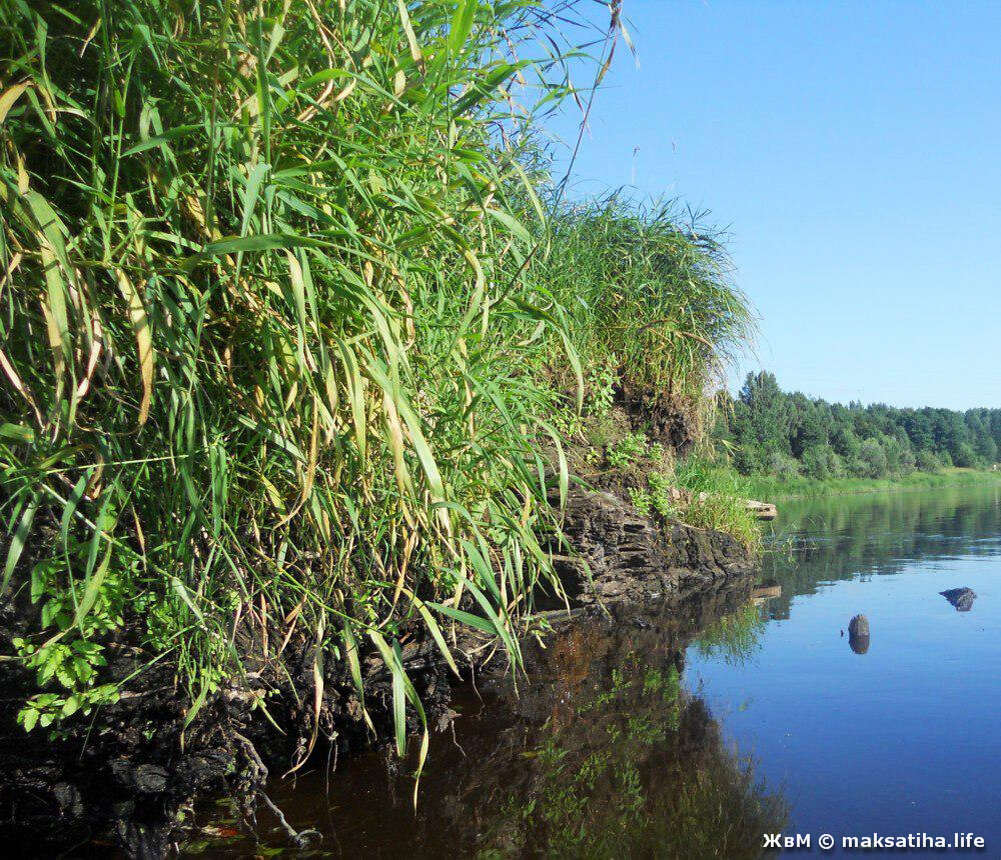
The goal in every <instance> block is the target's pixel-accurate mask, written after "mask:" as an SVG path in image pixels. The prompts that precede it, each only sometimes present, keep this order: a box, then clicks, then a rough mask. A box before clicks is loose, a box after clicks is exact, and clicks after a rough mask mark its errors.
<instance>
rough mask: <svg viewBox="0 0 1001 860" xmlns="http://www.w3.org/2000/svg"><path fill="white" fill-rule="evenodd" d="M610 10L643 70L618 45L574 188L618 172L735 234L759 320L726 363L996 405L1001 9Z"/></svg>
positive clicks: (883, 3)
mask: <svg viewBox="0 0 1001 860" xmlns="http://www.w3.org/2000/svg"><path fill="white" fill-rule="evenodd" d="M624 11H625V14H626V16H627V22H628V24H629V26H630V32H631V35H632V37H633V41H634V42H635V44H636V47H637V52H638V58H639V63H640V68H639V69H637V68H636V65H635V63H634V61H633V58H632V57H631V56H630V55H629V52H628V50H627V49H626V46H625V45H624V44H620V45H619V48H618V52H617V55H616V62H615V63H614V65H613V67H612V70H611V71H610V73H609V75H608V76H607V78H606V81H605V84H604V85H603V87H602V89H601V90H600V91H599V93H598V96H597V99H596V102H595V105H594V108H593V112H592V115H591V122H590V135H589V136H588V137H586V138H585V140H584V143H583V146H582V150H581V153H580V155H579V157H578V159H577V161H576V163H575V165H574V176H575V180H574V184H573V188H572V191H571V192H570V193H571V196H582V195H585V194H589V193H601V192H603V191H607V190H609V189H611V188H615V187H618V186H628V185H630V184H631V183H632V184H634V186H635V191H634V193H635V194H636V195H638V196H643V195H667V196H671V197H674V196H680V197H682V198H683V199H685V200H687V201H688V202H690V203H691V204H692V205H694V206H697V207H705V208H708V209H710V210H711V211H712V218H711V220H712V221H713V222H714V223H716V224H718V225H720V226H724V227H728V228H729V232H730V236H731V241H730V249H731V252H732V255H733V259H734V262H735V264H736V267H737V273H736V277H737V281H738V283H739V284H740V286H741V287H742V288H743V289H744V291H745V292H746V293H747V294H748V296H749V297H750V298H751V300H752V302H753V303H754V305H755V307H756V309H757V311H758V313H759V315H760V317H761V323H760V333H759V337H758V342H757V346H756V354H754V355H750V356H748V357H747V359H746V360H745V361H744V363H743V365H742V367H741V368H740V371H739V372H738V373H737V374H735V376H734V378H735V379H736V378H738V377H739V376H742V375H743V372H745V371H747V370H753V369H757V368H759V367H763V368H766V369H769V370H772V371H774V372H775V373H776V374H777V376H778V378H779V382H780V384H781V385H782V386H783V387H784V388H787V389H793V390H802V391H804V392H806V393H807V394H810V395H813V396H820V397H825V398H827V399H829V400H839V401H843V402H847V401H849V400H862V401H864V402H875V401H880V402H886V403H891V404H894V405H900V406H922V405H932V406H948V407H951V408H967V407H970V406H995V407H996V406H1001V325H999V323H1001V61H999V58H1001V4H996V5H995V6H993V7H992V6H990V5H988V4H986V3H984V4H977V3H958V2H956V3H918V2H908V3H897V2H888V0H880V2H878V3H862V2H842V3H820V2H817V3H808V2H782V3H780V2H764V0H760V2H752V0H741V2H722V0H712V2H702V0H625V2H624ZM578 120H579V114H578V115H572V114H567V115H566V116H564V117H563V118H560V119H558V120H557V121H556V122H555V123H553V127H554V129H555V131H556V133H557V134H559V135H561V136H563V137H564V138H565V139H571V138H573V137H574V136H575V135H574V126H575V124H576V123H577V122H578ZM636 147H638V148H639V151H638V152H637V153H636V155H635V157H634V155H633V152H634V149H635V148H636Z"/></svg>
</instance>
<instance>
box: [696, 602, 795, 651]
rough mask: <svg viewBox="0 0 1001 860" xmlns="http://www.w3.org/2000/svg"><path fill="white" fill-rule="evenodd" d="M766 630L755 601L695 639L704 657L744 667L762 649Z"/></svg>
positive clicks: (717, 621) (718, 621)
mask: <svg viewBox="0 0 1001 860" xmlns="http://www.w3.org/2000/svg"><path fill="white" fill-rule="evenodd" d="M779 594H781V590H779ZM764 627H765V619H764V617H763V616H762V613H761V608H760V607H759V606H758V605H757V604H756V603H755V602H754V601H751V602H749V603H746V604H744V605H743V606H741V607H740V608H739V609H737V610H736V611H735V612H732V613H730V614H729V615H724V616H723V617H722V618H719V619H717V620H716V621H715V622H714V623H713V624H711V625H710V626H709V627H708V628H707V629H706V630H704V631H703V632H702V633H701V634H700V635H699V636H698V637H697V638H696V639H695V647H696V648H697V649H698V652H699V653H700V654H701V655H702V656H703V657H722V658H723V660H724V661H725V662H726V663H729V664H731V665H735V666H740V665H742V664H744V663H746V662H747V661H748V660H750V659H751V658H752V657H753V656H754V654H755V652H756V651H757V650H758V649H759V648H760V647H761V633H762V631H763V630H764Z"/></svg>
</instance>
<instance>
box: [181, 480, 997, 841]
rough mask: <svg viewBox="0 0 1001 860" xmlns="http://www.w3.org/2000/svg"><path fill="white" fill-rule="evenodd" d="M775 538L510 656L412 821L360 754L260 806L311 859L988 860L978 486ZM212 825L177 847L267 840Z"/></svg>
mask: <svg viewBox="0 0 1001 860" xmlns="http://www.w3.org/2000/svg"><path fill="white" fill-rule="evenodd" d="M776 530H777V532H779V537H778V538H777V541H776V545H777V546H778V547H779V548H778V549H776V550H775V551H774V552H771V553H769V554H768V555H767V556H766V558H765V561H764V565H763V570H762V573H761V575H760V577H759V578H758V581H757V582H754V581H751V582H746V583H737V584H730V585H728V586H726V587H724V588H721V589H718V590H716V591H714V592H713V593H711V594H710V595H708V596H703V597H699V598H697V599H696V598H689V599H681V600H677V601H675V602H674V603H671V604H667V605H664V606H658V607H646V608H643V609H635V608H632V609H620V610H617V611H616V612H615V613H614V617H613V618H611V619H608V620H604V621H603V620H600V619H591V620H588V621H587V622H585V623H578V624H577V625H575V626H573V627H572V628H570V629H569V630H568V631H566V632H564V633H561V634H558V635H555V636H553V637H552V638H551V639H550V640H549V641H548V647H547V648H545V649H541V648H538V647H535V646H532V645H531V644H530V645H529V646H528V647H527V649H526V650H527V656H526V659H527V661H528V663H529V672H530V674H531V675H532V677H533V678H534V679H535V680H534V682H533V683H532V685H531V686H530V687H529V688H528V689H526V688H525V685H524V684H522V689H521V690H520V694H519V695H514V694H513V693H512V691H511V690H510V689H509V688H508V687H507V685H506V684H503V683H496V684H493V685H486V686H485V687H484V688H482V689H481V690H480V691H479V693H478V694H474V693H472V692H471V691H467V692H466V693H465V694H464V695H461V696H460V697H459V698H458V701H457V702H456V710H457V711H458V712H459V714H460V716H459V717H458V719H457V720H456V721H455V730H454V735H453V733H452V731H451V730H448V731H446V732H443V733H441V734H438V735H436V736H435V738H434V740H433V742H432V748H431V757H430V762H429V766H428V768H427V770H426V772H425V775H424V776H423V778H422V782H421V795H420V796H421V801H420V805H419V807H418V811H417V813H416V814H415V813H414V812H413V811H412V807H411V804H410V792H411V788H412V780H410V778H409V776H408V775H407V768H406V767H401V768H398V767H396V766H395V765H394V764H393V762H392V761H391V760H388V759H386V758H384V757H382V756H380V755H377V754H374V753H373V754H370V755H366V756H362V757H360V758H357V759H354V760H352V761H351V762H349V763H347V764H346V765H342V766H341V767H340V768H338V769H337V771H336V772H335V773H333V774H331V775H330V776H329V777H328V776H327V775H325V774H323V773H319V772H314V773H312V774H306V775H305V776H303V777H302V778H300V779H299V780H298V781H297V783H296V784H295V786H294V787H293V786H291V785H289V784H285V785H276V786H274V787H273V791H272V797H273V798H274V799H275V800H276V802H278V803H279V805H280V806H281V807H282V808H283V809H284V810H285V812H286V815H287V816H288V818H289V821H290V823H292V824H293V826H295V827H297V828H301V827H306V826H310V827H315V828H316V829H318V830H319V831H320V832H321V833H322V834H323V837H324V838H323V840H322V842H320V843H319V845H318V846H317V847H315V848H314V849H313V850H312V851H311V852H309V853H311V854H314V855H317V856H358V855H361V854H364V855H365V856H372V857H409V858H415V857H440V856H448V855H454V856H462V857H466V856H482V857H504V856H561V857H564V856H567V857H630V856H635V857H672V856H675V857H699V856H726V857H741V856H747V857H753V856H757V855H758V854H759V853H760V846H761V841H762V839H761V834H762V833H763V832H766V831H767V832H773V831H778V830H784V831H785V832H787V833H811V834H813V839H814V844H816V839H817V836H819V834H821V833H831V834H833V835H834V836H835V837H837V838H838V840H839V841H840V836H842V835H864V834H869V833H872V832H874V831H875V832H878V833H881V834H883V835H906V834H908V833H914V832H925V833H928V834H933V835H944V836H947V837H949V838H951V836H952V834H953V833H954V832H957V831H959V832H966V831H972V832H974V833H975V834H977V835H980V836H983V837H984V838H985V839H986V841H987V851H986V852H985V853H986V856H1001V815H999V813H1001V766H999V764H1001V585H999V583H1001V496H999V492H998V490H997V489H996V488H975V489H962V490H959V489H956V490H940V491H936V492H934V493H932V492H927V493H926V492H920V493H900V494H896V495H881V496H858V497H843V498H835V499H827V500H821V501H816V502H804V503H797V504H793V503H789V504H787V505H785V506H784V508H783V510H782V514H781V516H780V519H779V520H778V521H777V523H776ZM959 587H969V588H971V589H973V591H975V592H976V594H977V597H976V599H975V600H974V601H973V605H972V608H970V609H969V610H968V611H963V612H961V611H957V609H956V608H955V607H954V606H953V605H952V604H950V603H949V602H948V601H947V600H946V599H945V598H944V597H942V596H941V595H940V594H939V592H941V591H945V590H948V589H952V588H959ZM858 613H862V614H865V615H866V617H867V618H868V619H869V624H870V630H871V635H870V640H869V642H868V649H867V650H865V653H855V652H854V651H853V650H852V648H851V647H850V645H849V638H850V637H849V635H848V622H849V620H850V619H851V617H852V616H853V615H856V614H858ZM858 650H863V649H862V648H858ZM214 818H215V826H216V828H218V829H217V832H219V831H221V832H222V833H223V834H224V835H225V836H226V838H223V839H210V840H208V841H206V840H203V839H195V840H193V842H192V844H191V846H190V851H191V852H192V853H194V852H200V853H203V854H205V855H208V856H214V857H226V856H247V855H248V854H252V853H261V854H268V853H271V852H277V851H278V850H279V846H280V845H281V840H280V839H279V838H278V837H277V836H276V835H275V833H274V831H273V830H272V826H273V822H271V821H269V820H268V819H267V818H264V817H262V818H260V819H259V822H258V828H257V834H256V836H254V835H252V834H250V833H248V832H247V830H246V829H241V832H240V835H239V836H236V837H234V836H233V834H232V832H231V831H230V829H229V828H230V819H229V818H228V817H227V815H226V814H225V813H222V814H216V815H215V816H214ZM814 850H816V849H814ZM833 853H835V854H837V853H840V852H839V851H835V852H833ZM908 856H920V855H919V854H915V853H910V854H908Z"/></svg>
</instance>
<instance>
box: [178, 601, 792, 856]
mask: <svg viewBox="0 0 1001 860" xmlns="http://www.w3.org/2000/svg"><path fill="white" fill-rule="evenodd" d="M750 590H751V583H749V582H745V583H743V584H742V585H734V586H730V587H728V588H723V589H720V590H719V591H717V592H716V593H714V594H711V595H710V596H709V597H707V598H698V599H696V598H691V599H688V600H681V601H678V602H676V603H673V604H665V605H661V606H659V607H657V608H656V609H648V608H647V609H637V608H632V609H625V608H619V609H617V610H613V614H612V617H609V618H605V617H601V616H591V617H586V618H578V619H576V620H575V622H574V623H572V624H571V625H569V626H567V628H566V629H565V630H563V631H562V632H558V633H556V634H554V635H552V636H550V637H548V638H547V639H546V641H545V647H541V646H540V645H539V644H538V643H536V642H534V641H532V642H529V643H526V646H525V652H526V654H525V656H526V663H527V667H526V668H527V671H528V676H529V677H530V678H531V679H532V682H531V684H530V685H528V686H526V682H525V681H524V679H522V681H521V684H520V686H521V689H520V690H519V691H517V692H516V691H515V690H514V689H513V688H512V686H511V684H510V683H509V682H508V681H506V680H503V679H500V680H493V681H488V682H481V684H480V693H481V695H482V701H481V700H480V699H479V698H477V697H476V696H475V695H473V694H472V693H470V694H468V695H467V696H466V697H465V699H464V700H463V699H460V701H459V702H458V703H457V705H456V706H457V707H459V708H460V709H461V711H462V714H463V715H462V716H461V717H460V718H459V719H458V720H457V721H456V726H455V736H454V739H453V737H452V735H451V734H450V733H446V734H445V735H438V736H437V737H436V739H435V742H434V743H433V745H432V750H431V755H430V760H429V765H428V768H427V770H426V771H425V774H424V776H423V778H422V781H421V795H420V804H419V807H418V810H417V813H416V815H415V814H414V813H413V811H412V808H411V805H410V794H411V787H412V783H411V781H410V779H409V776H408V775H407V773H406V771H405V769H403V770H399V769H397V768H395V767H394V766H393V763H392V760H391V759H383V758H381V757H380V756H378V755H376V754H371V755H368V756H364V757H362V758H360V759H358V760H355V761H352V762H350V763H348V764H347V765H346V766H343V767H342V768H341V769H339V771H338V772H336V773H334V774H332V775H331V776H330V777H329V786H328V784H327V783H328V777H327V776H326V775H324V774H320V773H315V774H313V775H307V776H305V777H303V778H301V779H300V780H299V781H298V785H297V787H295V788H294V789H292V788H291V786H290V785H289V784H284V785H276V786H275V790H274V792H273V793H272V797H273V798H274V800H275V801H276V802H277V803H278V804H279V805H280V806H281V807H282V808H283V809H284V811H285V814H286V815H287V817H288V819H289V822H290V823H291V824H292V826H293V827H296V828H299V827H302V826H306V825H307V824H308V825H309V826H312V827H317V828H319V829H321V830H322V831H323V832H324V835H325V839H324V842H323V844H322V850H323V851H324V852H329V853H331V854H332V855H334V856H353V855H356V854H361V853H362V852H364V853H365V854H366V856H376V857H396V856H406V857H411V858H412V857H424V856H427V857H431V856H435V857H438V856H443V855H447V854H449V853H452V854H454V853H459V854H461V855H462V856H478V857H520V856H560V857H589V858H590V857H593V858H602V857H608V858H612V857H616V858H618V857H654V856H656V857H692V856H708V855H713V856H726V857H757V856H759V855H760V853H761V848H760V846H761V844H762V834H763V833H765V832H768V833H772V832H778V831H780V830H781V829H782V827H783V826H784V824H785V817H786V808H785V804H784V802H783V801H782V799H781V797H780V796H779V795H778V794H776V793H773V792H772V791H770V790H769V789H768V788H766V787H765V786H764V785H763V784H761V783H760V781H759V780H758V779H757V778H756V776H755V772H754V768H753V763H752V761H751V760H749V759H747V758H743V757H740V756H738V755H737V753H736V752H735V750H734V749H733V748H731V747H730V746H729V745H728V744H727V743H725V742H724V740H723V737H722V734H721V730H720V726H719V724H718V723H717V721H716V720H715V719H714V717H713V715H712V714H711V713H710V710H709V708H708V707H707V706H706V704H705V702H704V701H703V700H702V699H701V698H699V697H698V696H696V695H692V694H691V693H687V692H685V691H684V689H683V687H682V684H681V682H680V672H681V671H682V669H683V666H684V658H683V655H684V652H685V649H686V646H688V644H689V643H690V642H691V641H692V639H693V637H694V636H696V634H698V633H699V631H702V630H705V631H706V632H705V634H704V635H703V636H702V637H701V638H699V639H698V641H697V647H698V648H699V649H700V651H701V652H702V653H705V654H716V655H719V656H720V657H721V658H723V659H730V660H732V661H735V662H738V661H740V660H745V659H747V658H748V656H749V655H750V654H752V653H753V652H754V650H755V648H756V637H757V635H758V631H760V629H761V627H762V624H763V621H762V614H761V612H760V610H759V609H758V607H757V606H756V605H755V603H754V602H753V601H752V600H751V595H750ZM328 791H329V793H328ZM268 830H269V822H268V821H266V820H265V819H263V818H262V819H261V821H260V826H259V828H258V833H259V834H260V835H261V836H262V837H263V838H264V840H265V841H266V840H267V839H268V838H269V833H268ZM252 846H253V841H252V840H251V838H249V837H248V836H244V837H243V838H241V839H237V840H229V841H228V842H221V841H220V842H215V843H213V844H211V845H209V846H205V844H204V843H203V844H201V845H200V846H199V845H196V847H201V848H206V847H207V853H208V854H209V855H210V856H239V855H240V854H241V853H244V854H245V853H246V852H247V851H250V850H259V847H257V846H254V847H253V849H252Z"/></svg>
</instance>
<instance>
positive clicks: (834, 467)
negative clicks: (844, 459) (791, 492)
mask: <svg viewBox="0 0 1001 860" xmlns="http://www.w3.org/2000/svg"><path fill="white" fill-rule="evenodd" d="M842 472H843V467H842V464H841V458H840V457H838V455H837V454H835V453H834V449H833V448H832V447H831V446H830V445H816V446H814V447H813V448H809V449H807V450H806V451H805V452H804V454H803V474H805V475H806V476H807V477H808V478H816V479H817V480H821V481H822V480H824V479H826V478H836V477H838V476H840V475H841V474H842Z"/></svg>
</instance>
